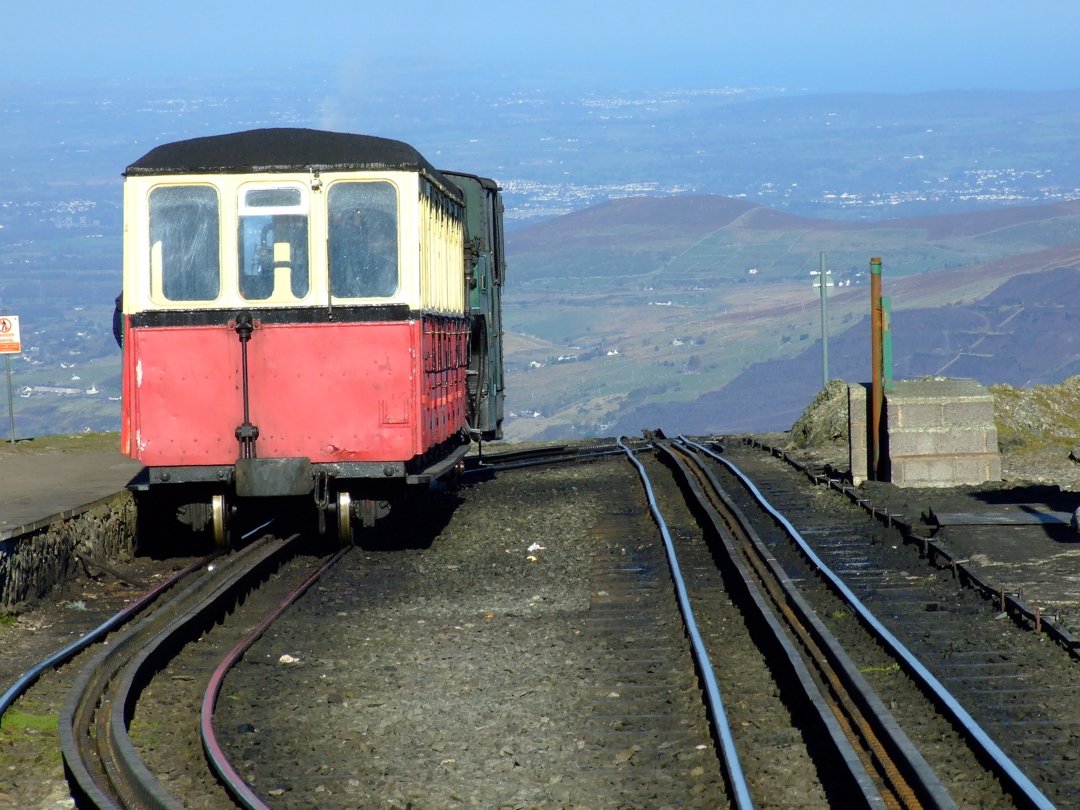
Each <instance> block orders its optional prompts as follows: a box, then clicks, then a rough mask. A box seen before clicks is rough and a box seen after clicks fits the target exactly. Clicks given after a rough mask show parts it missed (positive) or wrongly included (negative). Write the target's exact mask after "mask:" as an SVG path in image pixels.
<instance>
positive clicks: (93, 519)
mask: <svg viewBox="0 0 1080 810" xmlns="http://www.w3.org/2000/svg"><path fill="white" fill-rule="evenodd" d="M134 547H135V503H134V501H133V499H132V497H131V494H130V493H128V492H121V493H118V494H116V495H113V496H110V497H108V498H104V499H102V500H100V501H97V502H96V503H92V504H90V505H88V506H86V507H85V508H84V509H81V510H79V511H77V512H74V513H65V514H64V515H58V516H57V517H56V518H55V519H53V520H51V521H49V522H48V523H46V524H45V525H43V526H37V527H34V528H32V529H31V530H29V531H27V532H26V533H24V534H19V535H16V536H14V537H9V538H6V539H4V540H2V541H0V612H13V611H16V610H17V609H18V608H19V607H20V606H21V605H23V604H25V603H27V602H32V601H34V600H35V599H40V598H41V597H43V596H45V594H47V593H48V592H49V591H50V590H51V589H52V588H53V586H55V585H56V584H58V583H60V582H62V581H63V580H64V579H66V578H67V577H69V576H71V575H72V573H74V571H75V570H76V569H77V567H78V566H79V565H80V563H79V557H80V556H82V557H85V558H90V559H93V560H98V561H101V562H112V561H118V560H125V559H129V558H130V557H131V555H132V553H133V551H134Z"/></svg>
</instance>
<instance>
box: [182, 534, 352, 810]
mask: <svg viewBox="0 0 1080 810" xmlns="http://www.w3.org/2000/svg"><path fill="white" fill-rule="evenodd" d="M352 548H353V547H352V546H347V547H345V548H342V549H340V550H339V551H338V552H337V553H335V554H334V555H333V556H332V557H330V559H329V560H327V561H326V562H325V563H323V564H322V565H321V566H319V568H317V569H316V570H315V571H314V572H313V573H312V574H311V575H310V576H309V577H308V578H307V579H305V580H304V581H303V582H302V583H300V585H298V586H297V587H296V588H295V589H294V590H293V591H292V592H291V593H289V594H288V595H286V596H285V598H284V599H282V600H281V602H280V603H278V605H277V607H275V608H274V609H273V610H271V611H270V612H269V613H267V614H266V615H265V616H264V617H263V619H262V621H260V622H259V624H258V625H257V626H256V627H255V629H254V630H252V631H251V632H250V633H249V634H248V635H247V636H245V637H244V638H243V639H241V640H240V642H239V643H237V645H236V646H235V647H233V649H232V650H230V651H229V653H228V655H226V656H225V658H223V659H222V661H221V663H219V664H218V666H217V668H216V669H215V670H214V674H213V675H212V676H211V678H210V681H209V683H208V684H207V686H206V691H205V692H204V693H203V700H202V708H201V710H200V712H199V730H200V735H201V737H202V744H203V751H204V753H205V754H206V758H207V760H208V761H209V763H210V767H211V769H212V770H213V771H214V772H215V773H216V774H217V776H218V778H219V779H220V780H221V782H222V784H223V785H224V787H225V789H226V790H227V791H228V792H229V793H230V794H231V795H232V797H233V799H234V800H235V801H237V802H238V803H240V804H241V805H243V806H244V807H247V808H250V810H269V805H267V804H266V803H265V802H263V801H262V799H261V798H260V797H259V795H258V794H257V793H256V792H255V790H254V788H252V787H251V785H249V784H248V783H247V782H246V781H245V780H244V779H243V777H241V776H240V773H239V772H238V771H237V770H236V768H235V767H234V766H233V764H232V762H231V761H230V760H229V758H228V756H226V754H225V751H224V749H223V748H222V746H221V743H220V742H219V740H218V736H217V731H216V729H215V728H214V711H215V709H216V708H217V700H218V696H219V695H220V694H221V688H222V686H223V685H224V681H225V676H226V674H228V672H229V670H231V669H232V668H233V667H234V666H235V665H236V664H237V663H238V662H239V661H240V659H241V658H243V656H244V653H246V652H247V651H248V650H249V649H250V648H251V646H252V645H253V644H254V643H255V642H256V641H258V640H259V639H260V638H262V636H263V634H264V633H265V632H266V630H267V629H268V628H269V627H270V625H272V624H273V623H274V622H275V621H277V619H278V617H280V616H281V614H282V613H284V612H285V610H286V609H287V608H289V607H290V606H291V605H292V604H293V603H294V602H296V600H297V599H299V598H300V597H301V596H303V595H304V593H306V592H307V590H308V589H309V588H310V587H311V586H312V585H314V584H315V583H316V582H318V581H319V579H320V578H322V576H323V574H325V573H326V572H327V571H329V570H330V569H331V568H332V567H334V566H335V565H337V563H338V561H340V560H341V558H342V557H344V556H345V555H346V554H347V553H348V552H349V551H351V550H352Z"/></svg>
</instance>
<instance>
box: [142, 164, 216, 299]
mask: <svg viewBox="0 0 1080 810" xmlns="http://www.w3.org/2000/svg"><path fill="white" fill-rule="evenodd" d="M218 220H219V215H218V198H217V192H216V191H215V190H214V189H213V188H211V187H210V186H163V187H161V188H155V189H154V190H153V191H151V192H150V271H151V274H152V277H153V279H154V286H155V288H156V287H157V284H158V283H159V280H160V285H161V287H160V290H161V294H162V295H164V297H165V298H166V299H167V300H169V301H213V300H214V299H215V298H217V297H218V293H219V291H220V289H221V282H220V278H221V273H220V269H221V268H220V264H219V263H220V258H219V256H220V254H219V250H218V244H219V239H220V237H219V232H218Z"/></svg>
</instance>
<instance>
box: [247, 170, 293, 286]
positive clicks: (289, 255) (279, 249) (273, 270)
mask: <svg viewBox="0 0 1080 810" xmlns="http://www.w3.org/2000/svg"><path fill="white" fill-rule="evenodd" d="M305 197H306V195H305V192H304V190H303V189H302V188H300V187H298V186H282V187H270V188H266V187H260V188H250V187H248V188H244V189H242V190H241V192H240V219H239V233H238V235H237V242H238V249H239V254H240V295H242V296H243V297H244V298H246V299H247V300H249V301H265V300H267V299H276V300H282V299H285V300H293V299H298V298H303V297H304V296H305V295H307V293H308V287H309V285H310V276H309V274H308V217H307V204H306V200H305Z"/></svg>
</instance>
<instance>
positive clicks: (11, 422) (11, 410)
mask: <svg viewBox="0 0 1080 810" xmlns="http://www.w3.org/2000/svg"><path fill="white" fill-rule="evenodd" d="M4 361H5V363H6V365H7V407H8V430H9V431H10V435H11V443H12V444H15V400H14V398H13V397H12V396H11V355H10V354H5V355H4Z"/></svg>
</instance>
